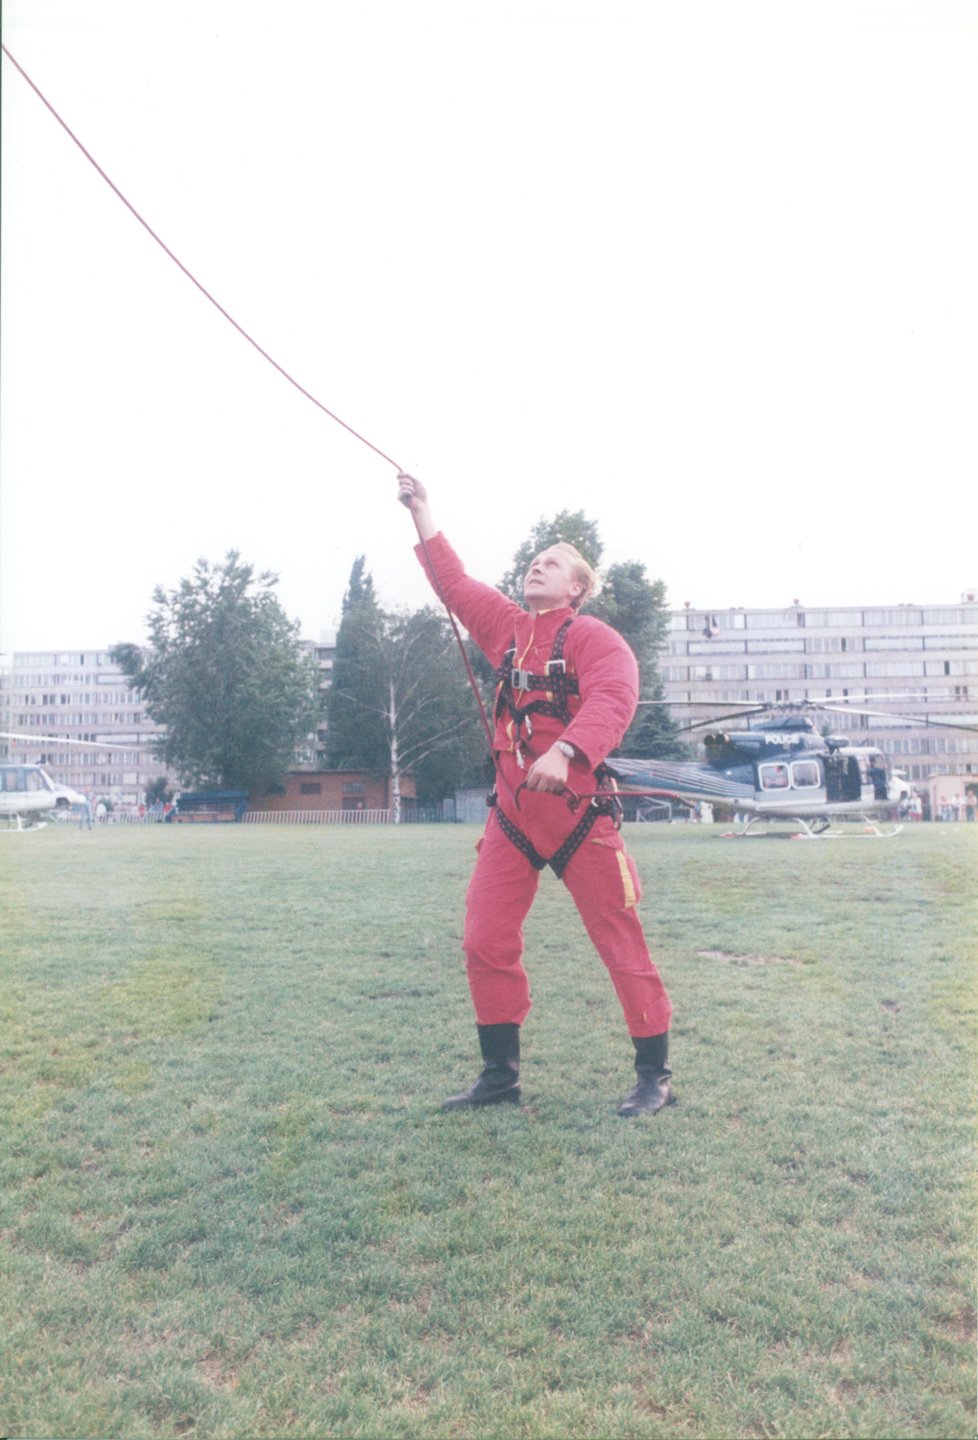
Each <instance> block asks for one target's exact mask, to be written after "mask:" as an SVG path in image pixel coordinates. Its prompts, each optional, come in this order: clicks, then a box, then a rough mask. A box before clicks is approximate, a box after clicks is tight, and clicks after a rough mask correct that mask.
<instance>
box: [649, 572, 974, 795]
mask: <svg viewBox="0 0 978 1440" xmlns="http://www.w3.org/2000/svg"><path fill="white" fill-rule="evenodd" d="M662 675H663V680H664V682H665V691H666V698H667V699H668V700H669V701H670V702H671V703H672V705H673V707H674V713H675V714H676V716H677V718H679V719H680V721H681V722H682V723H685V722H686V721H687V720H701V719H704V718H706V717H707V716H708V715H709V709H707V708H700V705H701V704H702V702H706V704H707V705H716V707H717V713H718V715H722V714H723V713H725V711H726V708H727V707H736V706H738V705H741V704H752V703H754V702H757V701H775V702H796V701H802V700H817V699H822V698H827V699H829V700H830V701H831V703H832V704H833V706H837V707H838V708H839V709H840V710H841V711H842V713H841V714H839V713H835V714H828V713H826V714H823V715H817V716H816V717H815V719H816V723H818V724H819V726H820V727H821V726H822V725H823V724H826V725H829V726H830V727H831V730H832V732H833V733H834V734H843V735H846V736H847V738H848V739H849V740H850V741H851V742H853V743H859V742H860V741H862V740H865V741H866V742H867V743H873V744H876V745H879V747H880V748H881V749H882V750H883V752H884V754H886V755H888V756H889V757H890V759H891V761H892V763H893V764H894V765H895V766H896V767H897V768H898V769H900V770H902V771H903V772H904V773H905V774H906V776H907V778H908V779H909V780H911V781H916V782H926V781H928V780H929V779H930V778H931V777H932V776H934V775H943V774H954V775H962V776H964V775H978V734H976V733H975V732H974V731H969V730H966V729H961V730H953V729H944V728H939V727H937V726H934V727H933V728H929V727H928V726H927V725H926V724H920V723H917V724H914V723H911V722H910V721H909V720H895V721H894V720H888V719H885V718H883V717H882V716H874V715H867V714H860V713H859V712H860V711H866V710H870V711H872V710H874V709H879V710H882V711H893V712H898V713H899V714H901V715H903V716H907V717H912V718H913V719H914V720H916V721H918V722H920V721H923V722H926V721H943V722H945V723H946V724H950V725H961V726H967V725H971V726H975V725H978V603H976V596H975V592H974V591H970V590H969V591H967V592H965V594H964V595H962V597H961V600H960V602H959V603H958V604H957V605H954V604H949V605H912V604H907V605H888V606H861V607H852V608H847V607H841V606H840V607H828V608H823V607H812V608H808V607H806V606H804V605H802V604H801V603H800V601H797V600H796V601H794V602H793V603H792V604H791V605H788V606H785V607H784V608H783V609H780V610H777V609H770V610H755V609H742V608H741V609H734V608H731V609H726V610H724V609H720V608H717V609H709V610H703V609H699V608H697V607H693V606H684V607H683V609H681V610H676V611H673V612H672V616H671V629H670V635H669V641H668V646H667V653H666V654H664V655H663V657H662ZM691 702H699V703H698V704H697V705H696V706H695V707H694V705H693V703H691ZM742 723H746V721H744V722H742Z"/></svg>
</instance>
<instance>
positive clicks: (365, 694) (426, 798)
mask: <svg viewBox="0 0 978 1440" xmlns="http://www.w3.org/2000/svg"><path fill="white" fill-rule="evenodd" d="M362 560H363V557H362V556H361V557H359V558H358V560H357V562H356V563H355V565H354V567H353V571H352V572H351V576H350V588H349V589H348V591H347V596H346V599H345V601H344V613H343V618H342V620H341V622H340V630H339V633H338V634H337V637H336V659H335V662H334V665H333V681H332V684H331V686H330V692H329V724H328V728H327V732H326V745H327V750H326V754H327V761H328V763H329V764H330V765H332V766H335V767H336V768H342V769H351V768H352V769H371V770H373V769H376V770H384V771H386V772H387V773H389V774H390V776H391V798H392V809H393V811H394V818H395V820H397V819H399V818H400V811H401V781H402V777H403V775H404V772H405V771H406V770H412V771H413V772H414V776H415V781H416V785H417V791H418V798H419V800H421V801H422V802H423V803H428V804H432V803H435V802H436V801H438V800H440V799H442V797H443V796H444V795H446V794H448V793H449V791H451V790H453V789H454V788H455V786H456V785H458V784H461V783H463V781H464V780H465V779H466V778H467V777H468V776H469V775H470V774H471V773H472V771H473V768H474V767H475V766H476V765H477V763H478V757H479V756H480V755H481V754H482V753H483V752H484V750H485V741H484V739H483V738H482V734H481V728H480V726H479V721H478V712H477V710H476V707H475V701H474V698H473V697H472V695H471V694H470V692H469V689H468V686H467V684H466V681H465V676H464V673H463V671H462V668H461V666H460V663H459V660H458V656H457V653H456V650H455V641H454V637H453V636H452V633H451V630H450V627H449V625H448V623H447V621H446V620H445V619H444V618H443V617H442V616H441V615H440V614H439V613H438V612H437V611H435V610H431V609H424V610H418V611H415V612H413V613H409V612H396V613H385V612H384V611H382V610H381V609H380V606H379V605H378V604H377V602H376V598H375V596H374V593H373V585H372V583H371V582H370V578H369V576H366V577H365V576H364V573H363V565H362Z"/></svg>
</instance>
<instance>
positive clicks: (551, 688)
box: [398, 474, 673, 1116]
mask: <svg viewBox="0 0 978 1440" xmlns="http://www.w3.org/2000/svg"><path fill="white" fill-rule="evenodd" d="M398 485H399V491H398V499H399V500H400V501H401V503H402V504H404V505H405V506H407V508H408V509H409V510H410V511H411V512H412V514H413V516H414V519H415V523H416V525H417V528H418V533H419V536H420V538H421V544H419V545H418V547H417V551H418V557H419V559H420V560H421V562H422V564H423V565H424V567H425V570H426V571H427V573H428V578H429V579H430V580H431V582H432V585H433V587H434V589H435V591H436V593H437V594H438V595H439V597H440V598H441V599H442V600H443V601H444V603H445V604H447V606H448V607H449V609H450V610H451V611H452V613H453V614H454V615H456V616H457V617H458V619H459V620H460V621H461V623H462V624H463V625H464V626H465V628H466V630H467V631H468V632H469V634H470V635H471V637H472V639H473V640H474V641H475V643H476V644H477V645H478V646H479V648H480V650H482V652H483V653H484V654H485V656H486V657H487V659H488V660H489V661H490V662H491V663H492V664H493V665H494V666H496V667H498V669H499V674H500V688H499V690H498V691H497V707H496V728H495V734H494V737H493V748H494V751H495V760H496V768H497V784H496V801H495V808H494V809H493V811H492V812H491V813H490V817H489V821H488V824H487V826H486V830H485V833H484V835H483V837H482V839H481V841H480V842H479V846H478V858H477V860H476V865H475V870H474V872H473V875H472V880H471V883H470V885H469V889H468V893H467V895H466V907H465V930H464V936H463V941H462V948H463V950H464V952H465V959H466V967H467V972H468V979H469V989H470V992H471V995H472V1002H473V1005H474V1008H475V1014H476V1022H477V1029H478V1033H479V1044H480V1048H481V1051H482V1059H483V1062H484V1063H483V1069H482V1072H481V1074H480V1075H479V1077H478V1079H477V1080H476V1081H475V1084H474V1085H472V1086H471V1087H470V1088H469V1089H468V1090H464V1091H463V1092H462V1093H461V1094H459V1095H453V1096H452V1097H451V1098H450V1099H448V1100H446V1101H445V1108H446V1109H458V1108H461V1107H470V1106H478V1105H495V1104H499V1103H502V1102H506V1101H510V1102H514V1103H515V1102H517V1101H518V1100H519V1097H520V1079H519V1059H520V1026H521V1025H522V1023H523V1021H524V1020H525V1019H526V1016H527V1014H528V1013H529V1010H530V1003H531V1002H530V991H529V983H528V980H527V976H526V971H525V970H524V968H523V921H524V919H525V917H526V914H527V912H528V911H529V909H530V906H531V904H532V903H533V899H534V896H535V894H536V890H537V886H538V884H539V879H540V870H541V869H542V868H543V866H544V865H546V864H548V863H549V864H551V865H552V866H553V868H554V869H555V870H556V871H557V873H558V874H559V875H560V876H561V878H562V879H563V881H564V884H565V885H566V886H567V888H568V890H569V891H570V893H571V895H572V897H573V899H574V903H575V905H576V906H577V909H578V912H579V913H580V916H581V918H582V920H583V921H584V925H585V928H586V929H587V932H588V935H589V936H590V937H591V940H592V942H593V944H594V946H595V948H596V950H597V952H598V954H599V955H600V957H601V959H602V960H603V961H604V964H605V965H606V967H607V969H608V972H609V974H610V976H611V981H612V984H613V985H614V987H615V991H616V992H617V995H618V999H619V1001H620V1003H621V1007H622V1010H623V1012H624V1016H625V1022H626V1024H627V1026H628V1031H629V1034H630V1035H631V1037H632V1043H633V1045H634V1047H635V1070H636V1072H637V1083H636V1085H635V1087H634V1089H633V1090H632V1092H631V1094H630V1095H628V1096H627V1098H626V1099H625V1100H624V1101H623V1102H622V1104H621V1106H620V1108H619V1110H618V1113H619V1115H625V1116H634V1115H654V1114H656V1113H657V1112H658V1111H659V1110H661V1109H662V1108H663V1107H664V1106H666V1105H668V1104H669V1103H670V1102H671V1101H672V1099H673V1095H672V1090H671V1087H670V1076H671V1071H670V1069H669V1066H668V1063H667V1058H668V1031H669V1020H670V1016H671V1013H672V1007H671V1005H670V1002H669V997H668V995H667V993H666V989H665V986H664V985H663V983H662V980H661V978H660V976H659V972H658V970H657V969H656V967H655V965H654V964H653V962H652V959H651V956H650V955H649V949H648V946H647V944H646V941H645V935H644V933H643V931H642V926H641V923H640V921H639V918H638V914H637V912H636V907H637V905H638V902H639V899H640V898H641V886H640V885H639V879H638V874H637V872H636V869H635V865H634V862H633V861H632V859H631V856H630V855H629V854H628V853H627V851H626V850H625V846H624V843H623V842H622V839H621V836H620V834H619V833H618V829H617V827H616V825H615V823H614V820H613V818H612V815H611V813H610V806H608V807H605V806H604V805H599V806H593V805H591V806H588V807H586V809H585V811H584V812H583V813H582V812H581V811H580V810H578V811H577V812H576V813H575V812H572V811H571V809H570V808H569V806H568V803H567V796H566V792H567V790H568V789H570V790H573V791H575V792H578V791H579V792H583V793H593V792H594V791H595V790H596V789H598V788H599V781H598V779H597V778H596V777H595V772H596V771H600V768H601V766H602V765H603V763H604V760H605V757H606V756H607V755H608V754H609V753H610V751H612V750H613V749H614V748H615V747H616V746H617V745H619V744H620V743H621V740H622V738H623V736H624V734H625V731H626V730H627V729H628V726H629V725H630V723H631V720H632V717H633V715H634V714H635V707H636V703H637V700H638V666H637V664H636V661H635V656H634V655H633V654H632V651H631V650H630V649H629V647H628V645H627V644H626V643H625V641H624V640H623V639H622V637H621V636H620V635H619V634H618V633H617V631H615V630H612V629H611V627H610V626H608V625H605V624H604V623H603V622H602V621H600V620H597V619H594V618H593V617H591V616H579V615H578V613H577V611H578V607H579V606H580V605H581V604H582V603H583V602H584V601H585V600H586V599H587V597H588V595H589V594H590V593H591V590H592V589H593V586H594V574H593V571H591V569H590V567H589V566H588V565H587V563H586V562H585V561H584V559H583V557H582V556H581V555H580V554H579V553H578V551H576V550H575V549H574V547H573V546H569V545H555V546H551V547H550V548H549V549H548V550H544V551H543V552H542V553H541V554H540V555H538V556H537V557H536V559H535V560H533V562H532V563H531V565H530V568H529V570H528V571H527V574H526V576H525V577H524V582H523V595H524V599H525V601H526V609H525V610H524V609H523V608H522V607H521V606H519V605H517V604H516V603H515V602H514V601H512V600H509V599H507V597H506V596H505V595H502V594H501V593H500V592H499V591H498V590H495V589H493V588H492V587H491V586H489V585H483V584H481V583H480V582H479V581H477V580H473V579H471V578H470V577H469V576H468V575H467V574H466V573H465V570H464V567H463V566H462V563H461V561H460V560H459V558H458V556H457V555H456V554H455V552H454V551H453V550H452V548H451V546H450V545H449V543H448V541H447V540H446V539H445V537H444V536H443V535H442V534H441V533H440V532H439V531H438V530H437V528H436V526H435V524H434V521H433V519H432V514H431V508H430V506H429V504H428V497H427V492H426V490H425V487H424V486H423V485H422V484H421V482H420V481H418V480H416V479H414V477H413V476H410V475H405V474H401V475H399V476H398ZM517 796H519V803H518V804H517Z"/></svg>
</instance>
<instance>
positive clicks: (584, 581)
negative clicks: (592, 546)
mask: <svg viewBox="0 0 978 1440" xmlns="http://www.w3.org/2000/svg"><path fill="white" fill-rule="evenodd" d="M550 548H551V549H552V550H560V551H562V552H563V554H565V555H569V556H570V558H571V560H572V561H573V562H574V579H575V580H576V581H577V582H578V584H579V585H581V586H583V589H582V590H581V593H580V595H578V597H577V599H576V600H572V601H571V608H572V609H573V610H580V608H581V606H582V605H586V604H587V602H588V601H589V600H590V599H591V598H592V596H593V595H595V594H596V593H597V589H598V577H597V574H596V572H595V571H594V569H593V568H592V566H590V565H589V564H588V562H587V561H586V560H585V558H584V556H583V555H582V554H581V552H580V550H578V548H577V546H576V545H572V544H571V543H570V541H569V540H558V541H557V543H556V544H555V545H552V546H551V547H550Z"/></svg>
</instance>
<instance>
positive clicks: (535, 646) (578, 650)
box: [415, 533, 638, 770]
mask: <svg viewBox="0 0 978 1440" xmlns="http://www.w3.org/2000/svg"><path fill="white" fill-rule="evenodd" d="M415 550H416V553H417V555H418V558H419V560H420V561H421V563H422V565H423V566H424V568H425V572H426V573H427V575H428V579H429V580H430V581H431V583H432V587H433V589H434V590H435V593H436V594H437V595H438V596H439V598H440V599H442V600H444V602H445V603H446V604H447V605H448V607H449V609H450V610H451V611H452V613H453V614H454V615H456V616H457V617H458V619H459V620H460V621H461V623H462V624H463V625H464V626H465V628H466V630H467V631H468V632H469V634H470V635H471V636H472V639H473V640H474V641H475V643H476V645H478V647H479V649H480V650H481V651H482V653H483V654H484V655H485V656H486V659H487V660H488V661H489V662H490V664H492V665H494V666H499V664H500V663H501V662H502V658H503V655H504V654H505V652H506V651H507V650H509V649H510V648H511V646H513V645H514V644H515V646H516V655H515V656H514V659H513V663H514V665H515V666H517V667H518V668H519V669H521V670H529V671H531V672H533V673H534V674H537V675H542V674H543V673H544V666H545V665H546V663H547V661H548V660H549V659H550V654H551V650H552V649H553V643H554V640H555V638H556V635H557V631H558V630H559V629H560V627H561V625H563V623H564V621H565V620H568V619H570V618H571V617H572V616H573V617H575V618H574V623H573V624H572V625H571V627H570V629H569V630H568V631H567V637H566V641H565V644H564V660H565V661H566V664H567V673H568V674H570V675H576V676H577V683H578V687H579V689H580V695H570V696H568V697H567V707H568V709H569V710H570V713H571V722H570V724H569V725H566V726H565V725H564V724H563V723H562V722H561V721H560V720H557V719H554V718H553V717H551V716H547V715H539V714H537V715H534V716H533V738H532V740H531V741H530V742H529V744H527V741H526V738H525V732H524V739H523V741H522V742H521V744H522V748H523V749H524V750H526V751H527V752H528V753H529V754H530V755H531V756H538V755H542V754H543V752H544V751H545V750H548V749H549V748H550V746H551V745H552V744H553V743H554V741H555V740H566V741H568V743H569V744H571V745H573V746H574V747H575V748H576V749H577V750H578V751H579V752H580V755H581V756H583V757H584V759H583V760H580V759H575V761H574V762H573V763H574V765H575V766H581V767H582V768H587V769H591V770H594V769H595V768H596V767H597V766H598V765H600V764H601V762H602V761H603V760H604V759H605V757H606V756H607V755H608V754H609V752H610V751H612V750H614V749H615V747H616V746H618V745H620V744H621V742H622V739H623V738H624V735H625V731H626V730H627V729H628V727H629V725H630V724H631V722H632V717H633V715H634V714H635V706H636V703H637V701H638V665H637V663H636V660H635V656H634V655H633V654H632V651H631V650H630V648H629V647H628V645H626V643H625V641H624V640H623V639H622V637H621V636H620V635H619V634H618V632H617V630H612V628H611V626H610V625H605V624H604V622H603V621H602V620H596V619H594V617H593V616H591V615H576V612H575V611H574V610H572V609H571V608H570V607H569V606H565V607H564V608H562V609H559V610H545V611H543V612H542V613H541V614H539V615H536V616H534V615H530V614H529V613H528V612H527V611H526V610H524V609H523V607H522V606H521V605H517V604H516V602H515V601H514V600H507V598H506V596H505V595H502V594H501V593H500V592H499V591H498V590H494V589H493V587H492V586H491V585H483V584H482V583H481V581H479V580H473V579H472V578H471V577H470V576H469V575H467V574H466V573H465V567H464V566H463V565H462V562H461V560H460V559H459V558H458V556H457V555H456V554H455V551H454V550H453V549H452V547H451V545H449V543H448V541H447V540H446V539H445V537H444V535H442V534H441V533H439V534H438V535H436V536H435V537H434V538H433V539H432V540H429V541H428V544H427V550H428V557H429V558H430V561H431V566H430V567H429V565H428V563H427V560H426V557H425V548H424V546H423V545H417V546H416V547H415ZM431 567H433V568H434V572H435V573H434V574H432V568H431ZM544 698H551V697H550V696H549V695H548V692H546V691H541V690H536V691H530V692H528V693H527V692H516V693H515V695H514V699H515V701H516V704H517V706H518V707H519V708H522V707H523V706H525V705H528V704H530V703H531V702H532V701H533V700H534V699H537V700H539V699H544ZM514 728H515V727H514V724H513V720H512V717H511V716H510V715H509V714H508V713H507V712H506V711H503V713H502V714H501V715H500V716H499V718H498V719H497V721H496V730H495V736H494V742H493V743H494V745H495V748H496V749H497V750H499V751H502V752H503V753H512V752H513V751H514V750H515V748H516V737H515V735H514Z"/></svg>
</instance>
